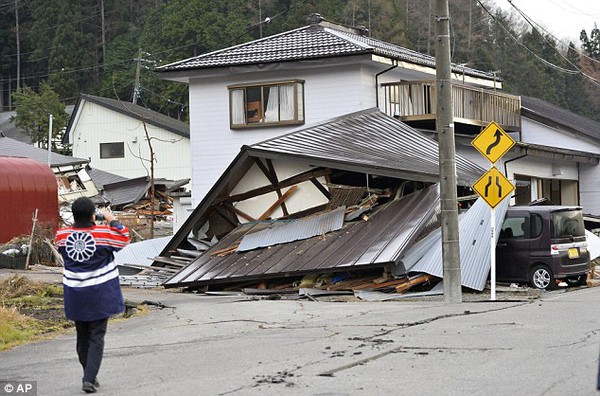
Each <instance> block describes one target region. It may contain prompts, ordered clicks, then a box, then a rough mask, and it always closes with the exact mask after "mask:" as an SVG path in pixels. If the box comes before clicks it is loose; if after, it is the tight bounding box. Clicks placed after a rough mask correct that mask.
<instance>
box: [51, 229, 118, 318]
mask: <svg viewBox="0 0 600 396" xmlns="http://www.w3.org/2000/svg"><path fill="white" fill-rule="evenodd" d="M128 243H129V230H128V229H127V227H125V226H123V225H122V224H121V223H119V222H118V221H114V220H113V221H111V224H110V226H105V225H95V224H93V223H89V224H86V225H84V226H83V227H80V226H79V225H77V224H76V225H75V226H73V227H67V228H61V229H60V230H58V231H57V233H56V247H57V248H58V251H59V252H60V254H61V256H62V257H63V260H64V271H63V289H64V304H65V316H66V317H67V319H70V320H76V321H93V320H101V319H106V318H109V317H110V316H113V315H116V314H118V313H120V312H123V311H124V310H125V304H124V302H123V295H122V293H121V285H120V284H119V271H118V270H117V266H116V264H115V263H114V255H113V253H114V252H116V251H118V250H121V249H122V248H123V247H124V246H125V245H127V244H128Z"/></svg>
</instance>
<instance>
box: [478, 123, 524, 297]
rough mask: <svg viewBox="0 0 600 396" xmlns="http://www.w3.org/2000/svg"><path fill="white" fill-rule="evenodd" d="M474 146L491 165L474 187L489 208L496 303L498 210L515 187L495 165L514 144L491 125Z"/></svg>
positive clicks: (501, 130) (497, 128) (493, 295)
mask: <svg viewBox="0 0 600 396" xmlns="http://www.w3.org/2000/svg"><path fill="white" fill-rule="evenodd" d="M471 144H472V145H473V147H475V148H476V149H477V151H479V152H480V153H481V155H483V156H484V157H485V158H486V159H487V160H488V161H490V170H489V171H487V172H486V173H484V174H483V175H482V176H481V177H480V178H479V180H477V181H476V182H475V183H474V184H473V185H472V186H471V187H472V188H473V190H474V191H475V192H476V193H477V194H479V196H480V197H481V198H483V200H484V201H485V202H486V203H487V204H488V205H489V206H490V283H491V297H490V299H491V300H496V206H498V204H499V203H500V202H502V200H504V198H506V197H507V196H509V195H510V194H511V193H512V192H513V190H514V189H515V187H514V186H513V184H512V183H511V182H510V181H509V180H508V179H507V178H506V177H505V176H504V175H503V174H502V173H501V172H500V171H499V170H498V169H497V168H496V167H495V166H494V164H495V163H496V162H497V161H498V160H499V159H500V158H502V156H503V155H504V154H506V152H507V151H508V150H510V148H511V147H512V146H513V145H514V144H515V141H514V140H513V138H512V137H510V135H508V134H507V133H506V132H504V130H503V129H502V128H501V127H500V125H498V124H496V123H495V122H493V121H492V122H490V124H489V125H488V126H487V127H485V129H484V130H483V131H481V133H480V134H479V135H477V136H476V137H475V139H473V141H472V142H471Z"/></svg>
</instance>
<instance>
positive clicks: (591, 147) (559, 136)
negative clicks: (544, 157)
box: [521, 117, 600, 154]
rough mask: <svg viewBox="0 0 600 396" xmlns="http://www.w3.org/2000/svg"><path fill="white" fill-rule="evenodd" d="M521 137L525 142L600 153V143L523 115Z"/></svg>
mask: <svg viewBox="0 0 600 396" xmlns="http://www.w3.org/2000/svg"><path fill="white" fill-rule="evenodd" d="M521 120H522V126H521V128H522V132H521V139H522V140H523V142H524V143H532V144H540V145H544V146H550V147H559V148H563V149H569V150H579V151H585V152H588V153H595V154H600V144H598V143H593V142H591V141H590V140H583V139H582V138H581V137H580V136H576V135H574V134H572V133H569V132H567V131H561V130H558V129H556V128H551V127H549V126H547V125H544V124H541V123H539V122H537V121H534V120H531V119H529V118H526V117H522V118H521Z"/></svg>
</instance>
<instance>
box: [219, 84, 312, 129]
mask: <svg viewBox="0 0 600 396" xmlns="http://www.w3.org/2000/svg"><path fill="white" fill-rule="evenodd" d="M227 89H228V90H229V125H230V128H231V129H244V128H257V127H265V126H281V125H298V124H304V114H305V111H304V81H303V80H286V81H274V82H257V83H249V84H241V85H230V86H228V87H227ZM257 90H258V92H257ZM275 93H276V94H277V96H276V97H275V96H274V94H275ZM257 94H258V95H257ZM251 96H254V99H256V100H252V101H248V98H249V97H251ZM267 98H268V99H267ZM286 103H287V104H288V105H287V106H286V108H287V111H286V108H284V107H283V106H285V104H286Z"/></svg>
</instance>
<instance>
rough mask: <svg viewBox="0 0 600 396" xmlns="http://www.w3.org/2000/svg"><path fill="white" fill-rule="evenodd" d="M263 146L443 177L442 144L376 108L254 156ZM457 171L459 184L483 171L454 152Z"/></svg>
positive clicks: (405, 174)
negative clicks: (441, 171) (440, 156)
mask: <svg viewBox="0 0 600 396" xmlns="http://www.w3.org/2000/svg"><path fill="white" fill-rule="evenodd" d="M263 150H264V151H266V152H269V153H281V154H286V155H289V156H295V157H300V158H306V159H309V160H310V162H311V164H314V165H320V166H331V167H334V168H336V169H343V167H340V164H346V165H351V166H354V167H356V168H358V167H360V168H361V169H362V170H364V171H365V172H371V173H372V174H379V175H386V176H392V177H398V178H405V179H407V180H419V181H426V182H432V183H435V182H437V181H439V157H438V152H439V146H438V143H437V142H436V141H435V140H433V139H432V138H430V137H428V136H426V135H424V134H422V133H420V132H419V131H417V130H416V129H414V128H411V127H409V126H408V125H406V124H404V123H403V122H401V121H398V120H396V119H395V118H393V117H390V116H388V115H386V114H384V113H382V112H381V111H380V110H378V109H376V108H372V109H367V110H362V111H358V112H355V113H351V114H347V115H344V116H342V117H338V118H334V119H332V120H327V121H324V122H322V123H320V124H318V125H315V126H311V127H307V128H304V129H301V130H297V131H294V132H291V133H289V134H287V135H283V136H280V137H276V138H273V139H270V140H267V141H264V142H261V143H257V144H254V145H252V146H251V147H250V152H251V154H254V155H256V156H260V152H261V151H263ZM334 163H335V164H336V165H335V166H334V165H333V164H334ZM369 168H370V169H371V170H369ZM349 170H351V169H349ZM456 172H457V182H458V184H459V185H463V186H471V185H472V184H473V183H474V182H476V181H477V180H478V179H479V177H481V175H482V174H483V173H484V172H485V169H483V168H481V167H480V166H478V165H476V164H475V163H473V162H471V161H469V160H467V159H466V158H464V157H462V156H461V155H460V154H456Z"/></svg>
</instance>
